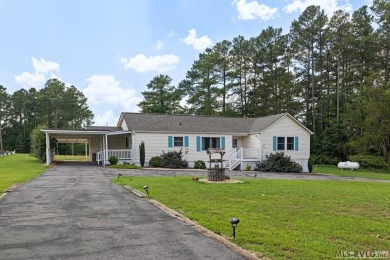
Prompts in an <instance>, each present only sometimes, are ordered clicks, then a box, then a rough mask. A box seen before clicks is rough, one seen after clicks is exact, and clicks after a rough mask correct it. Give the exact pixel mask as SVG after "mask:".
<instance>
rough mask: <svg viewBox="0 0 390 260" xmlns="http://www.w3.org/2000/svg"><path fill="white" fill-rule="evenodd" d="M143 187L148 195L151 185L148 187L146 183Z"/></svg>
mask: <svg viewBox="0 0 390 260" xmlns="http://www.w3.org/2000/svg"><path fill="white" fill-rule="evenodd" d="M142 189H144V190H145V191H146V194H148V196H149V187H148V185H145V186H144V187H143V188H142Z"/></svg>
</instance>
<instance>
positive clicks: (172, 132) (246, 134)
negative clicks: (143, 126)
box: [132, 130, 248, 136]
mask: <svg viewBox="0 0 390 260" xmlns="http://www.w3.org/2000/svg"><path fill="white" fill-rule="evenodd" d="M132 132H135V130H133V131H132ZM137 133H151V134H181V135H186V134H199V135H234V136H248V133H222V132H182V131H181V132H176V131H142V130H137Z"/></svg>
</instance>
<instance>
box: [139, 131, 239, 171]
mask: <svg viewBox="0 0 390 260" xmlns="http://www.w3.org/2000/svg"><path fill="white" fill-rule="evenodd" d="M168 136H173V137H174V136H182V137H183V139H184V136H188V138H189V139H188V141H189V145H188V146H189V147H188V149H187V148H185V147H168ZM197 136H200V137H201V138H202V137H222V136H224V137H225V151H226V152H227V153H229V152H230V151H231V150H232V136H231V135H215V134H174V133H164V134H162V133H139V132H136V133H135V134H133V151H132V157H133V158H132V159H133V162H134V163H136V164H138V165H139V162H140V161H139V149H138V147H139V144H140V143H141V141H144V142H145V166H147V165H148V162H149V160H150V158H151V157H153V156H159V155H161V154H162V152H163V151H164V152H168V151H179V150H180V148H182V151H183V159H185V160H187V161H188V162H189V165H190V167H192V166H193V163H194V161H196V160H203V161H205V162H207V161H208V160H209V157H208V155H207V153H206V151H200V152H198V151H197V146H196V137H197ZM212 159H218V156H217V155H215V156H213V157H212Z"/></svg>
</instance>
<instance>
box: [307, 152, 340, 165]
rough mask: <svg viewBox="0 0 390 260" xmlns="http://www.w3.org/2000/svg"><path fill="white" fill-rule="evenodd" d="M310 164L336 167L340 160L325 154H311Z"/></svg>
mask: <svg viewBox="0 0 390 260" xmlns="http://www.w3.org/2000/svg"><path fill="white" fill-rule="evenodd" d="M310 158H311V162H312V164H325V165H337V164H338V163H339V162H340V159H339V158H337V157H334V156H330V155H325V154H313V155H311V156H310Z"/></svg>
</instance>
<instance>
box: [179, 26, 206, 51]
mask: <svg viewBox="0 0 390 260" xmlns="http://www.w3.org/2000/svg"><path fill="white" fill-rule="evenodd" d="M188 33H189V35H188V36H187V38H185V39H184V40H183V41H184V42H185V43H186V44H187V45H189V46H192V47H193V48H194V49H195V50H197V51H199V52H201V51H204V50H205V49H206V48H208V47H211V46H212V45H213V42H212V41H211V39H210V38H209V37H208V36H207V35H204V36H201V37H199V38H197V37H196V30H195V29H191V30H189V31H188Z"/></svg>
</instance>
